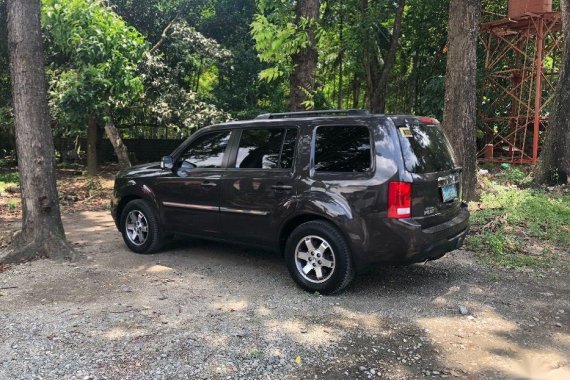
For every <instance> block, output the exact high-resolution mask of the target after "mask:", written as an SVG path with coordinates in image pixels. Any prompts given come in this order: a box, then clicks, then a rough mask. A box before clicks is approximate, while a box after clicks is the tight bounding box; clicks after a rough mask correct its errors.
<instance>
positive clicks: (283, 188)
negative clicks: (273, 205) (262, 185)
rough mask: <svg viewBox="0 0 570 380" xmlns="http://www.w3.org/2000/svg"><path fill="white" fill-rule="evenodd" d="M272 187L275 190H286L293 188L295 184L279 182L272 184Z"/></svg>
mask: <svg viewBox="0 0 570 380" xmlns="http://www.w3.org/2000/svg"><path fill="white" fill-rule="evenodd" d="M271 188H272V189H273V190H275V191H286V190H293V186H289V185H283V184H277V185H273V186H271Z"/></svg>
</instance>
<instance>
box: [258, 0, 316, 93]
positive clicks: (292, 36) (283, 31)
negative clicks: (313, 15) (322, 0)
mask: <svg viewBox="0 0 570 380" xmlns="http://www.w3.org/2000/svg"><path fill="white" fill-rule="evenodd" d="M294 5H295V4H294V3H293V2H291V1H288V0H258V1H257V7H258V13H257V14H256V15H255V16H254V19H253V22H252V23H251V35H252V37H253V39H254V40H255V46H256V48H257V51H258V53H259V55H258V57H259V59H260V60H261V61H262V62H268V63H271V64H272V65H273V66H272V67H268V68H266V69H264V70H262V71H261V72H260V73H259V78H260V79H262V80H266V81H268V82H270V81H273V80H275V79H277V78H279V77H282V76H288V75H289V74H290V73H291V71H292V70H293V63H292V57H293V55H294V54H295V53H298V52H299V51H300V50H301V49H302V48H304V47H306V46H307V44H308V34H307V28H308V27H309V26H310V25H311V23H312V22H314V20H311V21H309V20H308V19H306V18H303V19H301V20H300V22H299V23H298V24H297V23H295V7H294Z"/></svg>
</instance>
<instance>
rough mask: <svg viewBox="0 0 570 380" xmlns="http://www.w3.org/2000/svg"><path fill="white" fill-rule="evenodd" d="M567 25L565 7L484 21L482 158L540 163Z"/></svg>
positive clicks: (481, 108) (495, 160) (482, 26)
mask: <svg viewBox="0 0 570 380" xmlns="http://www.w3.org/2000/svg"><path fill="white" fill-rule="evenodd" d="M561 27H562V25H561V15H560V12H544V13H529V12H526V13H525V14H523V15H520V16H518V17H516V18H504V19H501V20H495V21H492V22H488V23H484V24H481V40H482V42H483V45H484V47H485V52H486V57H485V69H484V75H485V79H484V84H483V87H482V91H481V96H482V99H481V103H480V106H479V111H478V112H479V122H480V123H481V126H482V130H483V142H484V143H483V144H482V149H481V150H480V151H479V153H478V158H479V161H482V162H509V163H520V164H534V163H536V160H537V158H538V154H539V145H540V141H541V135H542V132H543V131H544V128H546V127H547V122H548V107H549V105H551V104H552V99H553V95H554V92H555V91H554V89H555V87H556V81H557V75H558V71H557V67H559V62H558V61H559V59H560V49H561V41H562V33H560V30H561Z"/></svg>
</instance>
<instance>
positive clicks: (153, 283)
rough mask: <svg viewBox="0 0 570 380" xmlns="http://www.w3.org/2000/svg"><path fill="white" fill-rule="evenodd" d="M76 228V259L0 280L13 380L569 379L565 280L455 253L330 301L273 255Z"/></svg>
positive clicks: (5, 368)
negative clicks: (152, 245) (143, 243)
mask: <svg viewBox="0 0 570 380" xmlns="http://www.w3.org/2000/svg"><path fill="white" fill-rule="evenodd" d="M65 224H66V229H67V232H68V237H69V239H70V241H72V242H73V244H74V245H75V247H76V248H77V250H78V251H79V252H80V253H81V258H80V259H79V260H78V261H77V262H75V263H63V264H61V263H54V262H51V261H49V260H39V261H35V262H32V263H27V264H23V265H19V266H16V267H13V268H11V269H9V270H7V271H5V272H3V273H0V379H2V380H3V379H137V380H138V379H370V378H378V379H380V378H381V379H418V378H446V377H449V378H465V379H570V328H569V326H570V317H569V316H570V281H569V278H570V277H569V273H568V271H567V270H549V271H540V272H538V271H532V272H517V271H512V270H500V269H496V268H491V267H488V266H485V265H483V264H480V263H479V262H478V261H477V260H476V259H475V258H474V256H473V254H472V253H470V252H466V251H456V252H454V253H452V254H449V255H448V256H446V257H444V258H443V259H441V260H438V261H436V262H431V263H427V264H425V265H413V266H409V267H403V268H402V267H401V268H383V269H378V270H376V271H374V272H373V273H370V274H367V275H364V276H361V277H359V278H357V280H356V282H355V283H354V285H353V286H351V287H350V288H349V289H348V290H347V291H346V292H344V293H342V294H341V295H337V296H328V297H323V296H320V295H317V294H308V293H305V292H303V291H302V290H300V289H298V288H297V287H296V286H295V285H294V283H293V281H292V280H291V279H290V278H289V275H288V273H287V270H286V268H285V265H284V263H283V260H282V259H281V257H279V256H278V255H276V254H271V253H266V252H261V251H257V250H252V249H245V248H236V247H233V246H229V245H224V244H217V243H210V242H204V241H199V240H182V241H174V242H171V243H170V244H169V246H167V248H166V249H165V251H164V252H163V253H160V254H157V255H152V256H143V255H136V254H133V253H131V252H129V251H127V249H126V248H125V246H124V245H123V242H122V240H121V237H120V235H119V233H118V232H117V231H116V230H115V228H114V225H113V222H112V220H111V218H110V216H109V215H108V213H107V212H104V211H102V212H97V211H91V212H81V213H76V214H71V215H67V216H66V217H65ZM11 227H12V226H10V224H9V223H3V225H0V233H1V232H3V231H6V230H8V229H9V228H11Z"/></svg>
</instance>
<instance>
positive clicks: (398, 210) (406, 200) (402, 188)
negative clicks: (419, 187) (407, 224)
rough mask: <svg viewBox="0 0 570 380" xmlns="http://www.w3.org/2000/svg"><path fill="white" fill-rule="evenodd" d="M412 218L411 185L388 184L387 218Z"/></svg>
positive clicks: (400, 183) (406, 183)
mask: <svg viewBox="0 0 570 380" xmlns="http://www.w3.org/2000/svg"><path fill="white" fill-rule="evenodd" d="M410 216H412V184H411V183H408V182H390V183H389V184H388V218H396V219H399V218H409V217H410Z"/></svg>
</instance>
